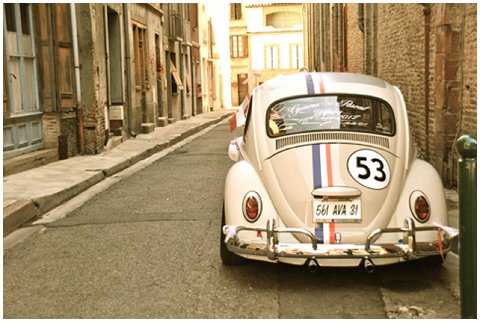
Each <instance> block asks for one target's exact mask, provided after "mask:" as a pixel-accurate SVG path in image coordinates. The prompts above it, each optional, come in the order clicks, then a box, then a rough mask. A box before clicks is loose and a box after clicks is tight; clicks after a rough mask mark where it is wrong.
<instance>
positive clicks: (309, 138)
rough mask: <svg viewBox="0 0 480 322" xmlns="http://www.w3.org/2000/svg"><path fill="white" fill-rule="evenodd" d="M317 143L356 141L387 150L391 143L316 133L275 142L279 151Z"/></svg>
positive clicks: (344, 134)
mask: <svg viewBox="0 0 480 322" xmlns="http://www.w3.org/2000/svg"><path fill="white" fill-rule="evenodd" d="M316 141H329V142H332V141H335V142H337V141H354V142H364V143H368V144H373V145H377V146H380V147H383V148H387V149H389V148H390V141H389V140H388V138H386V137H384V136H380V135H374V134H362V133H354V132H315V133H305V134H298V135H292V136H287V137H283V138H279V139H277V140H276V141H275V144H276V148H277V150H279V149H283V148H285V147H287V146H290V145H296V144H301V143H310V142H316Z"/></svg>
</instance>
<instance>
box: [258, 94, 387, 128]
mask: <svg viewBox="0 0 480 322" xmlns="http://www.w3.org/2000/svg"><path fill="white" fill-rule="evenodd" d="M312 131H353V132H367V133H374V134H380V135H388V136H392V135H394V134H395V118H394V116H393V112H392V108H391V107H390V106H389V105H388V104H387V103H385V102H384V101H382V100H380V99H377V98H374V97H369V96H359V95H343V94H342V95H322V96H306V97H296V98H291V99H286V100H283V101H281V102H278V103H276V104H273V105H272V106H270V108H269V109H268V111H267V133H268V135H269V136H270V137H279V136H282V135H288V134H295V133H303V132H312Z"/></svg>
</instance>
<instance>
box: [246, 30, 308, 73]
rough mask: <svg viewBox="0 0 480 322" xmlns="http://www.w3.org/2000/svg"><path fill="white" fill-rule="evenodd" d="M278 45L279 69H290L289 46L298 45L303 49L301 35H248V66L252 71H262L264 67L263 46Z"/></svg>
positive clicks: (299, 33) (289, 33) (298, 33)
mask: <svg viewBox="0 0 480 322" xmlns="http://www.w3.org/2000/svg"><path fill="white" fill-rule="evenodd" d="M273 44H278V45H279V56H280V65H279V68H281V69H289V68H291V67H290V44H300V46H302V47H303V33H302V32H301V31H299V32H288V33H269V34H263V33H262V34H251V35H250V66H251V69H253V70H263V69H264V67H265V46H267V45H273Z"/></svg>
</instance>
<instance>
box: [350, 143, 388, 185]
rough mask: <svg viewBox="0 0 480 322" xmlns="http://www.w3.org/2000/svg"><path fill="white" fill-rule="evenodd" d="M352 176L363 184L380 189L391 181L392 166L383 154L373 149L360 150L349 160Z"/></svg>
mask: <svg viewBox="0 0 480 322" xmlns="http://www.w3.org/2000/svg"><path fill="white" fill-rule="evenodd" d="M347 166H348V172H349V173H350V176H352V178H353V179H354V180H355V181H357V182H358V183H359V184H361V185H362V186H365V187H367V188H370V189H376V190H380V189H383V188H385V187H386V186H388V184H389V182H390V167H389V166H388V162H387V160H385V158H384V157H382V155H380V154H379V153H377V152H375V151H373V150H367V149H363V150H358V151H355V152H354V153H352V154H351V155H350V157H349V158H348V161H347Z"/></svg>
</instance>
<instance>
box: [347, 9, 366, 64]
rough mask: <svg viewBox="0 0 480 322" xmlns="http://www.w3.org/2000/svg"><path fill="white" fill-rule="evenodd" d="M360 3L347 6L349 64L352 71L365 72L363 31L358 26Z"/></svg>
mask: <svg viewBox="0 0 480 322" xmlns="http://www.w3.org/2000/svg"><path fill="white" fill-rule="evenodd" d="M358 9H359V6H358V3H353V4H351V5H349V6H347V59H348V62H347V66H348V71H349V72H351V73H363V33H362V31H361V30H360V28H359V26H358V22H359V21H358Z"/></svg>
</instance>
